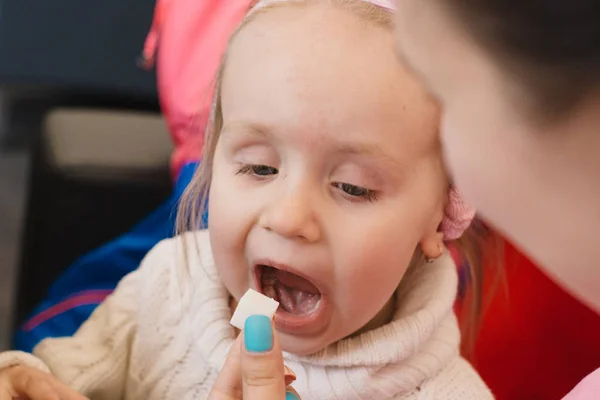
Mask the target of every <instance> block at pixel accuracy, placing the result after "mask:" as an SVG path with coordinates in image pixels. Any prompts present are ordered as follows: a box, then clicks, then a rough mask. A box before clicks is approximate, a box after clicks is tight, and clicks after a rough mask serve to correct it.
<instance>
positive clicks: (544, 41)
mask: <svg viewBox="0 0 600 400" xmlns="http://www.w3.org/2000/svg"><path fill="white" fill-rule="evenodd" d="M438 1H442V2H443V4H444V6H446V7H447V8H448V9H449V10H450V12H451V13H452V14H454V16H456V17H458V19H459V22H460V23H461V24H462V25H463V26H464V28H465V29H466V30H467V31H468V33H469V34H470V35H471V36H472V38H473V39H474V40H475V41H476V42H478V43H479V44H480V45H482V47H484V48H487V49H488V50H489V53H490V54H491V55H492V57H493V58H495V59H496V60H495V61H497V62H499V63H500V65H501V66H502V67H503V69H504V70H505V71H506V72H507V73H508V74H509V75H511V77H512V78H513V79H516V83H517V84H519V85H520V87H522V88H523V89H524V93H525V95H526V96H527V98H528V100H530V101H531V102H532V105H533V107H534V111H538V112H540V114H541V115H542V116H551V115H553V114H554V115H556V114H557V113H564V112H568V111H570V110H571V109H573V107H574V106H575V105H576V104H577V103H578V102H579V101H580V100H582V99H584V98H585V97H586V96H587V95H589V94H590V93H592V92H594V91H598V89H599V88H600V1H598V0H438Z"/></svg>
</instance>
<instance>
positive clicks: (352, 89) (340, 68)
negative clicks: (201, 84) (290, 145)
mask: <svg viewBox="0 0 600 400" xmlns="http://www.w3.org/2000/svg"><path fill="white" fill-rule="evenodd" d="M256 18H257V19H256V20H253V21H252V23H251V24H248V25H247V26H245V27H244V28H243V29H242V30H241V31H240V32H239V35H238V36H237V37H236V38H235V40H234V41H233V44H232V46H231V48H230V49H229V50H230V51H229V53H228V60H227V65H226V68H225V71H224V76H223V82H222V87H221V88H222V108H223V116H224V118H225V121H224V122H225V124H226V125H227V124H239V123H242V122H249V123H256V124H262V125H266V126H270V127H273V128H274V129H276V130H282V131H290V132H312V133H320V134H321V135H322V134H324V133H329V134H343V135H344V136H349V135H350V136H351V135H352V133H354V132H359V133H360V135H375V134H376V133H383V132H386V133H389V135H388V136H389V138H388V139H390V141H393V142H399V144H400V145H405V144H406V140H410V141H411V143H412V144H414V145H418V144H419V143H418V142H423V141H424V140H425V141H429V140H430V139H431V138H432V137H433V136H434V134H433V133H434V132H435V131H436V128H437V112H436V111H435V107H434V106H433V104H432V103H431V101H430V99H429V98H428V97H427V95H426V93H425V92H424V90H423V88H422V87H421V86H420V84H419V83H418V82H417V81H416V80H415V79H414V78H413V77H412V76H411V75H410V74H409V73H408V72H407V71H406V70H405V69H403V68H402V67H401V66H400V64H399V63H398V60H397V58H396V57H395V54H394V41H393V36H392V32H391V31H388V30H386V29H383V28H382V27H380V26H376V25H374V24H371V23H369V22H368V21H365V20H363V19H362V18H361V17H358V16H356V15H353V14H351V13H349V12H347V11H345V10H339V9H335V8H332V7H326V8H321V7H314V6H313V7H280V8H277V9H273V10H268V11H266V12H264V13H263V14H261V15H257V17H256ZM398 134H400V135H398ZM308 136H311V135H308ZM308 136H307V138H308Z"/></svg>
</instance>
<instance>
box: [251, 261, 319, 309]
mask: <svg viewBox="0 0 600 400" xmlns="http://www.w3.org/2000/svg"><path fill="white" fill-rule="evenodd" d="M262 280H263V290H264V293H265V294H266V295H267V296H270V297H272V298H274V299H276V300H277V301H279V303H280V304H281V307H282V308H283V309H284V310H285V311H287V312H289V313H291V314H296V315H306V314H310V313H311V312H312V311H314V310H316V309H317V306H318V304H319V300H320V299H321V292H319V289H317V288H316V287H315V285H313V284H312V283H310V282H309V281H307V280H306V279H304V278H301V277H299V276H298V275H296V274H292V273H290V272H285V271H281V270H278V269H275V268H270V267H266V268H265V270H264V271H263V276H262Z"/></svg>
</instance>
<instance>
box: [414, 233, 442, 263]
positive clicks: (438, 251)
mask: <svg viewBox="0 0 600 400" xmlns="http://www.w3.org/2000/svg"><path fill="white" fill-rule="evenodd" d="M419 244H420V245H421V251H422V252H423V255H424V256H425V259H426V260H435V259H436V258H439V257H441V256H442V254H444V234H443V233H442V232H433V233H431V234H429V235H427V236H425V237H424V238H423V239H421V241H420V242H419Z"/></svg>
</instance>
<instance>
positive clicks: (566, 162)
mask: <svg viewBox="0 0 600 400" xmlns="http://www.w3.org/2000/svg"><path fill="white" fill-rule="evenodd" d="M444 1H445V0H425V1H419V0H406V1H398V2H397V5H398V12H397V30H396V37H397V44H398V48H399V51H400V55H401V56H402V58H403V59H405V60H406V62H407V64H408V65H409V66H410V67H412V68H413V69H414V71H416V72H417V73H418V74H419V75H420V77H422V78H423V82H425V83H426V84H427V86H428V87H429V88H430V89H431V91H432V92H433V93H434V94H435V95H436V96H437V97H438V99H439V101H440V103H441V105H442V109H443V116H442V127H441V138H442V144H443V148H444V155H445V158H446V161H447V163H448V168H449V170H450V172H451V173H452V175H453V178H454V181H455V182H456V184H457V186H458V188H459V189H460V190H461V193H462V194H464V195H465V197H466V198H467V200H468V201H469V202H470V203H471V204H473V205H475V206H476V207H477V209H478V212H479V213H480V214H481V215H482V216H483V217H485V218H486V219H488V221H490V222H491V223H492V224H494V225H495V227H497V228H499V229H500V230H502V231H504V232H506V233H507V234H508V235H509V236H510V237H511V238H512V239H514V240H516V242H517V243H518V244H520V245H521V246H523V247H524V248H525V250H526V251H527V252H529V254H530V255H532V256H534V257H535V258H536V259H537V260H538V261H539V262H540V263H541V264H542V265H544V266H546V267H547V268H549V269H551V271H552V275H553V276H555V277H558V278H560V280H561V281H562V282H563V283H564V284H566V285H567V286H568V287H569V288H570V289H572V290H574V291H576V292H577V294H578V295H580V296H582V297H583V298H584V299H585V300H587V301H588V304H592V305H594V306H595V307H596V308H597V309H599V310H600V294H599V293H600V292H599V291H598V285H600V268H598V266H597V264H598V261H597V260H598V258H600V246H598V239H597V237H598V236H597V231H598V225H599V224H600V207H598V198H600V185H598V171H600V157H598V154H599V152H600V135H598V126H600V117H599V116H600V113H598V111H597V110H598V108H599V107H600V105H599V104H591V103H590V104H583V105H582V106H581V107H579V109H578V110H576V111H575V112H574V113H573V114H572V115H570V116H569V118H566V119H564V120H562V121H559V122H557V123H556V124H552V126H549V125H542V124H541V123H540V122H539V121H536V120H534V119H533V118H532V117H531V114H526V113H523V112H522V111H523V107H521V106H520V105H519V104H520V102H523V104H524V101H523V97H522V96H520V90H521V88H519V87H518V86H517V85H516V83H515V80H513V79H509V78H508V77H507V76H506V75H504V74H503V73H504V71H503V70H501V69H500V67H499V66H498V65H497V64H496V63H495V62H494V60H492V59H491V57H490V56H489V55H488V54H487V53H486V52H484V51H483V50H482V48H481V47H480V46H479V45H478V44H475V43H474V42H473V40H472V39H471V38H469V37H468V36H467V35H466V34H465V32H463V29H462V28H461V27H459V26H458V25H456V23H457V21H455V18H454V16H452V15H450V14H449V13H448V11H447V10H445V9H444V8H442V7H441V5H442V4H443V2H444ZM592 103H593V102H592ZM596 103H598V102H596ZM586 107H588V109H587V110H586ZM594 107H595V110H593V108H594ZM398 110H402V108H401V106H400V107H399V108H398Z"/></svg>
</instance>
